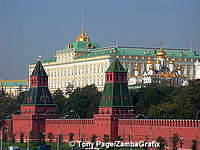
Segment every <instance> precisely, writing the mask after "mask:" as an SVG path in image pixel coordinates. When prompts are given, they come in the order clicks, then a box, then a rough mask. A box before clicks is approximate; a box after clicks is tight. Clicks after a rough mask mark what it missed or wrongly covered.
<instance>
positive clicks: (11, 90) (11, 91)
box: [0, 80, 28, 97]
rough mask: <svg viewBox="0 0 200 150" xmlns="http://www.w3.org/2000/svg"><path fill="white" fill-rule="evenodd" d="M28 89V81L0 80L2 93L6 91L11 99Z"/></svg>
mask: <svg viewBox="0 0 200 150" xmlns="http://www.w3.org/2000/svg"><path fill="white" fill-rule="evenodd" d="M27 89H28V80H0V91H1V90H4V91H5V93H6V94H8V95H10V96H11V97H16V96H17V95H18V94H19V93H20V92H23V91H26V90H27Z"/></svg>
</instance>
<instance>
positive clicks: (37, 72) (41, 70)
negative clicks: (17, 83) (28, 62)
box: [31, 61, 47, 77]
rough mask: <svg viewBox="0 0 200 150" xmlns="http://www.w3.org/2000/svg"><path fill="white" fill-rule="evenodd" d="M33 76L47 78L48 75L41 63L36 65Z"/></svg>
mask: <svg viewBox="0 0 200 150" xmlns="http://www.w3.org/2000/svg"><path fill="white" fill-rule="evenodd" d="M31 76H45V77H47V74H46V72H45V70H44V68H43V66H42V64H41V62H40V61H38V62H37V64H36V65H35V68H34V70H33V72H32V74H31Z"/></svg>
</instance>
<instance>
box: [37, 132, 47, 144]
mask: <svg viewBox="0 0 200 150" xmlns="http://www.w3.org/2000/svg"><path fill="white" fill-rule="evenodd" d="M38 143H39V145H41V144H45V135H44V133H43V132H40V133H38Z"/></svg>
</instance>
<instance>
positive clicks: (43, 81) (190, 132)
mask: <svg viewBox="0 0 200 150" xmlns="http://www.w3.org/2000/svg"><path fill="white" fill-rule="evenodd" d="M127 77H128V76H127V71H126V69H125V68H124V67H123V66H122V64H121V63H120V61H119V60H118V59H114V61H113V63H112V64H111V65H110V66H109V68H108V69H107V71H106V73H105V85H104V90H103V93H102V98H101V101H100V106H99V110H98V113H97V114H94V115H93V118H90V119H63V117H62V116H60V115H58V114H57V112H56V105H55V103H54V102H53V100H52V97H51V94H50V91H49V89H48V76H47V74H46V72H45V70H44V68H43V66H42V64H41V62H40V61H38V62H37V64H36V65H35V68H34V70H33V72H32V73H31V77H30V89H29V91H28V93H27V97H26V99H25V100H24V102H23V104H22V105H21V111H20V114H14V115H12V119H10V120H6V126H5V129H6V131H7V135H8V138H11V137H13V135H14V137H15V139H16V141H18V142H19V141H20V140H21V141H22V140H23V141H24V142H31V141H37V140H39V137H41V135H44V139H43V140H45V141H50V140H53V142H58V141H59V139H60V138H59V137H60V136H61V137H62V141H63V142H69V139H70V136H71V135H72V134H73V135H74V136H73V139H74V140H75V141H77V140H79V141H90V140H91V137H92V136H93V135H95V136H96V138H97V139H96V140H100V141H102V140H103V139H104V138H105V137H107V140H108V141H114V140H115V139H116V138H118V140H121V141H123V142H132V141H134V142H139V141H146V142H151V141H155V140H156V138H157V137H158V136H161V137H162V138H164V139H165V140H166V141H167V144H168V145H167V147H166V148H168V149H172V136H173V135H174V134H178V135H179V138H180V140H181V141H182V142H181V143H180V142H179V143H177V147H181V149H187V150H189V149H191V146H192V141H193V140H197V144H198V146H200V145H199V137H200V120H175V119H135V116H134V107H133V105H132V101H131V100H130V97H129V92H128V81H127ZM82 109H84V108H82ZM1 129H2V128H1ZM49 135H51V137H52V139H49ZM119 137H120V138H119Z"/></svg>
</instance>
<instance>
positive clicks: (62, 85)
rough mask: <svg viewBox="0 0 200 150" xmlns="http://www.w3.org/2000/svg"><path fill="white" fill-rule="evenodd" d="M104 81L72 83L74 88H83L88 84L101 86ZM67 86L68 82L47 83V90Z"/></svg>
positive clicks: (78, 81) (89, 80)
mask: <svg viewBox="0 0 200 150" xmlns="http://www.w3.org/2000/svg"><path fill="white" fill-rule="evenodd" d="M104 82H105V80H104V79H101V78H99V79H88V80H76V81H73V83H72V84H74V86H75V87H79V86H80V87H83V86H86V85H90V84H95V85H96V86H103V85H104ZM68 84H69V81H53V82H51V81H49V88H66V87H67V86H68Z"/></svg>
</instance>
